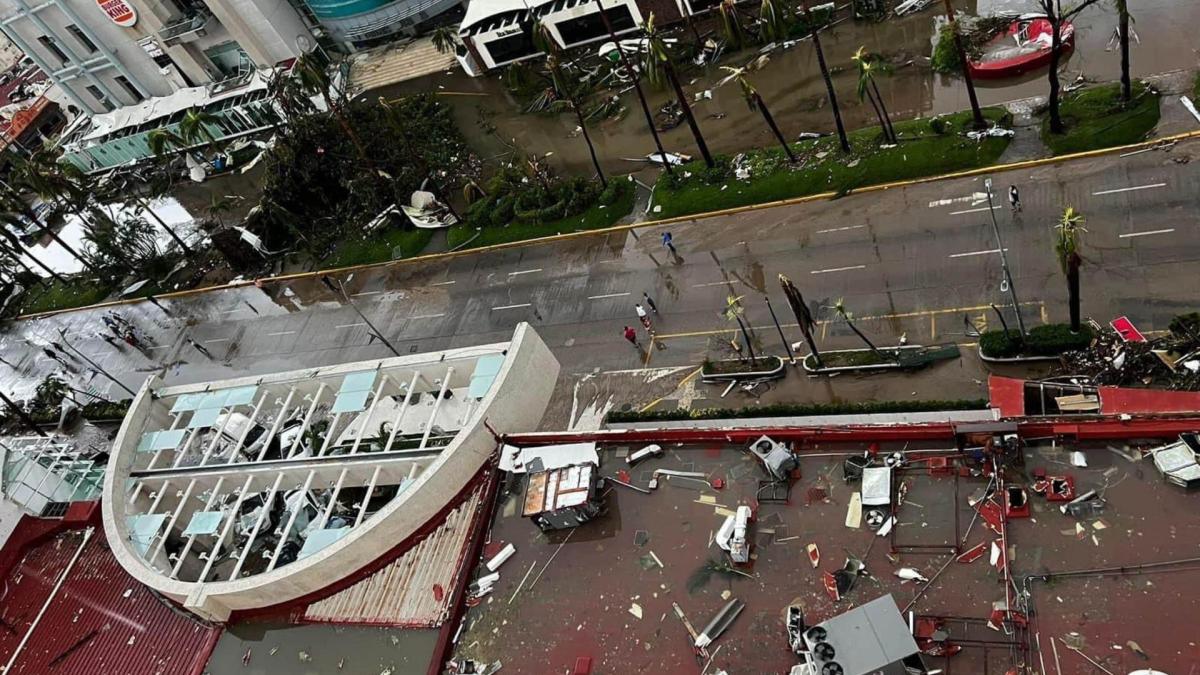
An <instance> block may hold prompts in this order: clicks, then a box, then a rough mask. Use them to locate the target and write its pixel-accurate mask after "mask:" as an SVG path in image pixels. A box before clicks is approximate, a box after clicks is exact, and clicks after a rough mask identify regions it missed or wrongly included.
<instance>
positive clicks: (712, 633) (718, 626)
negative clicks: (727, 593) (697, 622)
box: [695, 598, 746, 648]
mask: <svg viewBox="0 0 1200 675" xmlns="http://www.w3.org/2000/svg"><path fill="white" fill-rule="evenodd" d="M745 608H746V603H745V602H743V601H741V600H739V599H737V598H733V599H732V600H730V601H729V602H727V603H725V606H724V607H722V608H721V610H720V611H719V612H717V614H716V616H714V617H713V618H712V620H711V621H709V622H708V625H707V626H705V627H704V630H703V631H701V633H700V635H699V637H697V638H696V642H695V645H696V647H699V648H704V647H707V646H708V645H710V644H712V643H713V641H714V640H716V639H717V638H719V637H721V634H722V633H724V632H725V630H726V629H728V628H729V627H730V626H731V625H733V621H734V619H737V618H738V615H739V614H741V613H742V610H743V609H745Z"/></svg>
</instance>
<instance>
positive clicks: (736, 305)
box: [724, 295, 758, 366]
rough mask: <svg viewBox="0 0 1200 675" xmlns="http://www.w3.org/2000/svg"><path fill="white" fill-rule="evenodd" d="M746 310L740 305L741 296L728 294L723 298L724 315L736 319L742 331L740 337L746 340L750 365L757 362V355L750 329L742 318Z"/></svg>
mask: <svg viewBox="0 0 1200 675" xmlns="http://www.w3.org/2000/svg"><path fill="white" fill-rule="evenodd" d="M745 311H746V309H745V308H744V307H742V296H740V295H738V296H733V295H731V296H729V297H727V298H725V311H724V316H725V319H726V320H729V321H737V325H738V328H739V329H740V330H741V331H742V339H743V340H745V342H746V351H747V352H749V354H750V365H751V366H753V365H754V364H756V363H758V357H757V356H756V355H755V354H754V342H753V341H752V340H751V339H750V330H749V329H748V328H746V322H745V321H743V320H742V314H743V313H744V312H745Z"/></svg>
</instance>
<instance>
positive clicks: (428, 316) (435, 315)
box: [408, 312, 446, 319]
mask: <svg viewBox="0 0 1200 675" xmlns="http://www.w3.org/2000/svg"><path fill="white" fill-rule="evenodd" d="M439 316H446V313H445V312H443V313H441V314H421V315H420V316H410V317H408V318H410V319H436V318H438V317H439Z"/></svg>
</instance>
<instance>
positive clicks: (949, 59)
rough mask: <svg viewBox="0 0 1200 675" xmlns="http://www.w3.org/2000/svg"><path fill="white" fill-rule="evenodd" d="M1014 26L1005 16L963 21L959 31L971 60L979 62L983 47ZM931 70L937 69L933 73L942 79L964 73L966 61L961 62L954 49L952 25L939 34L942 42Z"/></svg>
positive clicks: (946, 24) (939, 42)
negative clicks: (1002, 31) (976, 59)
mask: <svg viewBox="0 0 1200 675" xmlns="http://www.w3.org/2000/svg"><path fill="white" fill-rule="evenodd" d="M1010 23H1012V17H1005V16H982V17H963V18H960V19H959V22H958V30H959V34H960V36H961V37H962V41H963V51H965V52H966V53H967V58H969V59H970V58H978V57H979V56H980V55H981V54H982V53H983V46H984V45H985V44H987V43H988V42H989V41H990V40H991V39H992V37H994V36H995V35H996V33H998V32H1000V31H1001V30H1004V29H1005V28H1007V27H1008V25H1009V24H1010ZM929 67H930V68H932V69H933V72H935V73H941V74H942V75H958V74H960V73H962V60H961V59H959V58H958V50H957V49H955V48H954V33H953V32H951V26H950V24H949V23H945V24H942V27H941V28H940V29H939V30H938V39H937V42H936V43H935V44H934V45H933V55H932V56H930V58H929Z"/></svg>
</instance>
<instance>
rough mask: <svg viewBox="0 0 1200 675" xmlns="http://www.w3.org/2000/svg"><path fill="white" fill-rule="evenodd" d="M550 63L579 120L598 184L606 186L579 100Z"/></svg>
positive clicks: (555, 65)
mask: <svg viewBox="0 0 1200 675" xmlns="http://www.w3.org/2000/svg"><path fill="white" fill-rule="evenodd" d="M552 65H553V68H554V78H555V80H556V81H557V82H561V83H563V96H565V97H566V99H567V102H568V103H570V104H571V109H572V110H574V111H575V119H576V120H578V121H579V128H580V129H581V130H582V131H583V140H584V142H585V143H587V147H588V154H590V155H591V156H592V166H593V167H595V169H596V175H597V176H599V177H600V185H602V186H604V187H606V188H607V187H608V180H607V179H605V178H604V170H603V169H601V168H600V160H599V159H598V158H597V157H596V146H594V145H592V136H591V134H589V133H588V128H587V122H586V121H584V119H583V110H581V109H580V107H579V101H577V100H575V96H574V95H573V94H571V92H570V91H568V90H567V85H566V80H565V79H564V78H563V76H562V72H561V70H560V69H559V68H558V66H557V64H554V62H553V60H552Z"/></svg>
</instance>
